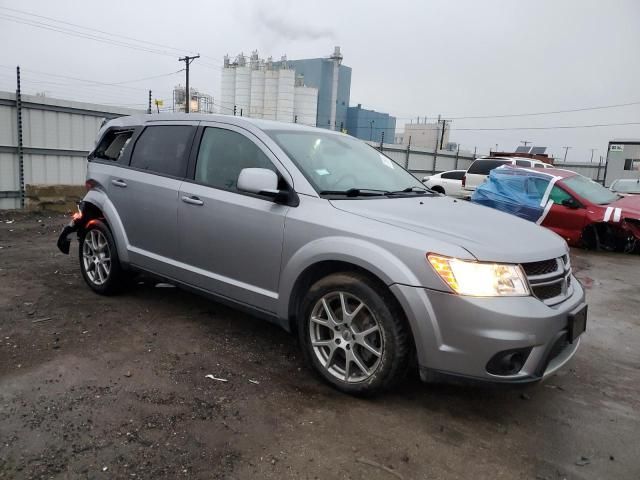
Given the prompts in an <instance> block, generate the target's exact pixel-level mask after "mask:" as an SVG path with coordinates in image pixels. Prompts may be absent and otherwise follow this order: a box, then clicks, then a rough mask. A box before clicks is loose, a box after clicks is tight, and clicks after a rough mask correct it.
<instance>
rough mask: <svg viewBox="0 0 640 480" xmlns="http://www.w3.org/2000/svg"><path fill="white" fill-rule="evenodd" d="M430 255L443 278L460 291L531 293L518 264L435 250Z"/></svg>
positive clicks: (509, 294)
mask: <svg viewBox="0 0 640 480" xmlns="http://www.w3.org/2000/svg"><path fill="white" fill-rule="evenodd" d="M427 258H428V259H429V263H430V264H431V266H432V267H433V269H434V270H435V271H436V272H437V273H438V275H439V276H440V278H442V280H444V282H445V283H446V284H447V285H449V287H451V289H452V290H453V291H454V292H456V293H458V294H460V295H471V296H474V297H516V296H526V295H529V293H530V292H529V286H528V285H527V281H526V278H525V276H524V272H523V271H522V268H520V266H519V265H508V264H503V263H483V262H471V261H468V260H460V259H458V258H451V257H443V256H441V255H436V254H433V253H429V254H427Z"/></svg>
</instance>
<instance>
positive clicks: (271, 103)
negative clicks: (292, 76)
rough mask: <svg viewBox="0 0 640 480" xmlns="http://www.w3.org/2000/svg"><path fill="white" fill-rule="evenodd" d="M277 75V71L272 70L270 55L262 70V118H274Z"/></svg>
mask: <svg viewBox="0 0 640 480" xmlns="http://www.w3.org/2000/svg"><path fill="white" fill-rule="evenodd" d="M278 77H279V74H278V71H277V70H273V64H272V62H271V57H269V59H268V60H267V65H266V70H265V72H264V108H263V110H262V118H266V119H268V120H275V119H276V111H277V108H278Z"/></svg>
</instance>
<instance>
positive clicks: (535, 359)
mask: <svg viewBox="0 0 640 480" xmlns="http://www.w3.org/2000/svg"><path fill="white" fill-rule="evenodd" d="M572 283H573V293H572V295H571V296H570V297H568V298H567V299H566V300H565V301H563V302H562V303H560V304H557V305H554V306H547V305H545V304H544V303H543V302H542V301H540V300H538V299H537V298H535V297H500V298H477V297H465V296H461V295H455V294H450V293H445V292H440V291H435V290H428V289H425V288H418V287H410V286H406V285H398V284H396V285H393V286H392V287H391V289H392V291H393V292H394V294H395V295H396V298H398V299H399V301H400V303H401V304H402V306H403V308H404V311H405V312H406V313H407V316H408V317H409V321H410V323H411V327H412V331H413V335H414V339H415V343H416V349H417V352H418V361H419V364H420V369H421V373H422V374H423V375H422V376H423V378H425V377H426V372H428V371H436V372H441V373H446V374H453V375H457V376H463V377H472V378H474V379H481V380H489V381H494V382H511V383H522V382H531V381H536V380H540V379H542V378H543V377H545V376H547V375H550V374H552V373H553V372H555V371H556V370H558V369H559V368H561V367H562V366H563V365H564V364H566V363H567V362H568V361H569V360H570V359H571V357H572V356H573V355H574V354H575V352H576V350H577V349H578V346H579V344H580V338H578V339H576V340H575V341H574V342H573V343H569V342H568V341H567V329H568V317H569V314H570V312H572V311H574V310H575V309H576V308H578V307H579V306H581V305H583V304H584V303H585V295H584V290H583V289H582V286H581V285H580V283H579V282H578V281H577V280H576V279H575V278H572ZM507 350H525V351H527V352H528V354H527V356H526V360H525V361H524V364H523V365H522V367H521V368H520V369H519V371H517V373H515V374H508V375H496V374H492V373H490V372H489V371H488V370H487V364H488V363H489V361H490V360H491V359H492V358H493V357H494V355H496V354H498V353H499V352H503V351H507Z"/></svg>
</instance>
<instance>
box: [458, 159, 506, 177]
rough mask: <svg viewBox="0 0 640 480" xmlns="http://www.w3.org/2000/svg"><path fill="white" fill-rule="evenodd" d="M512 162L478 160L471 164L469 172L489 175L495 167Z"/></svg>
mask: <svg viewBox="0 0 640 480" xmlns="http://www.w3.org/2000/svg"><path fill="white" fill-rule="evenodd" d="M507 163H510V161H509V160H476V161H475V162H473V163H472V164H471V166H470V167H469V170H467V173H472V174H477V175H489V172H490V171H491V170H493V169H494V168H497V167H500V166H501V165H505V164H507Z"/></svg>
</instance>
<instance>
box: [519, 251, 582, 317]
mask: <svg viewBox="0 0 640 480" xmlns="http://www.w3.org/2000/svg"><path fill="white" fill-rule="evenodd" d="M522 269H523V270H524V272H525V274H526V275H527V280H528V281H529V285H530V286H531V292H532V293H533V295H535V296H536V297H537V298H539V299H540V300H542V301H543V302H544V303H545V304H547V305H555V304H557V303H560V302H562V301H563V300H565V299H566V298H567V297H569V296H570V295H571V293H572V292H573V287H572V286H571V265H570V263H569V257H568V256H567V255H563V256H562V257H558V258H551V259H549V260H542V261H539V262H530V263H523V264H522Z"/></svg>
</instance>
